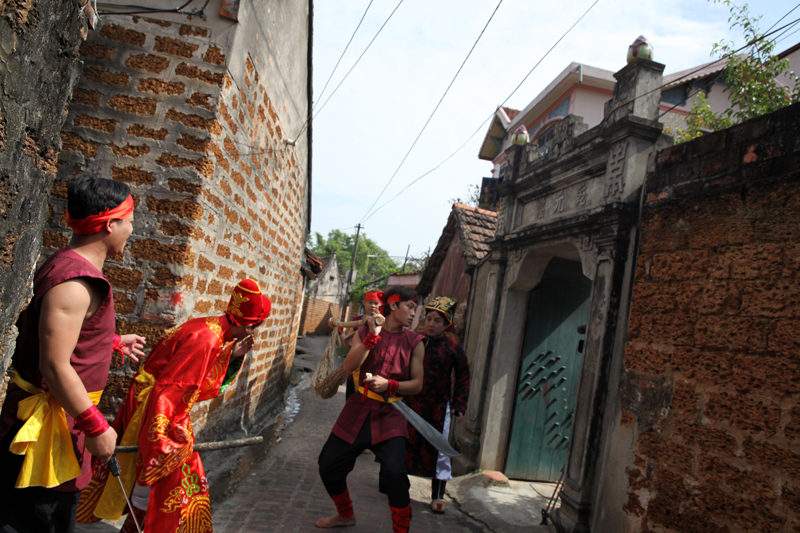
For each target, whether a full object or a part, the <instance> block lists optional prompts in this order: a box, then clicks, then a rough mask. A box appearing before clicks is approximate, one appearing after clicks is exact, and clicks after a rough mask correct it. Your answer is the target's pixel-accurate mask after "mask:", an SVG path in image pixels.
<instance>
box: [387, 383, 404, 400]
mask: <svg viewBox="0 0 800 533" xmlns="http://www.w3.org/2000/svg"><path fill="white" fill-rule="evenodd" d="M387 381H388V382H389V383H387V385H386V394H385V397H386V398H392V397H394V396H396V395H397V389H399V388H400V382H399V381H396V380H394V379H390V380H387Z"/></svg>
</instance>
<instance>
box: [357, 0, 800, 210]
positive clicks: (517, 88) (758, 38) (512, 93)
mask: <svg viewBox="0 0 800 533" xmlns="http://www.w3.org/2000/svg"><path fill="white" fill-rule="evenodd" d="M598 1H599V0H595V2H594V3H593V4H592V5H591V6H589V9H587V10H586V12H585V13H584V14H583V15H581V18H579V19H578V20H577V21H576V23H575V24H573V25H572V26H571V27H570V28H569V30H567V32H566V33H564V35H562V36H561V39H559V40H558V41H557V42H556V44H558V43H559V42H561V40H562V39H564V37H566V36H567V34H568V33H569V32H570V31H571V30H572V28H574V27H575V25H576V24H577V23H578V22H580V21H581V19H582V18H583V17H585V16H586V14H587V13H589V11H590V10H591V9H592V8H593V7H594V6H595V4H597V2H598ZM790 13H791V11H790ZM781 20H783V19H781ZM798 22H800V19H796V20H794V21H792V22H790V23H788V24H785V25H784V26H781V27H780V28H778V29H777V30H774V31H772V32H769V33H765V34H764V35H761V36H760V37H757V38H755V39H753V40H751V41H750V42H748V43H747V44H745V45H744V46H742V47H741V48H739V49H738V50H736V51H734V52H733V53H734V54H737V53H739V52H741V51H742V50H744V49H745V48H747V47H749V46H752V45H754V44H755V43H757V42H759V41H761V40H763V39H765V38H767V37H768V36H770V35H772V34H774V33H777V32H779V31H781V30H784V29H785V28H788V27H790V26H793V25H794V24H796V23H798ZM553 48H555V45H553V47H551V48H550V50H548V51H547V53H546V54H545V55H544V56H543V57H542V59H540V60H539V61H538V62H537V63H536V65H534V67H533V68H532V69H531V70H530V72H528V74H527V75H526V76H525V78H523V83H524V81H525V79H527V78H528V77H529V76H530V75H531V73H533V71H534V70H535V69H536V67H537V66H538V65H539V63H541V62H542V60H544V58H545V57H547V55H548V54H549V53H550V52H551V51H552V50H553ZM723 59H724V58H720V59H717V60H716V61H713V62H711V63H709V64H707V65H703V66H702V67H699V68H697V69H695V70H693V71H692V72H689V73H687V74H684V75H683V76H681V77H680V78H676V79H674V80H670V82H669V85H672V84H674V83H675V82H677V81H680V80H682V79H684V78H687V77H689V76H692V75H694V74H696V73H697V72H700V71H701V70H704V69H706V68H708V67H709V66H711V65H714V64H716V63H719V62H720V61H722V60H723ZM521 86H522V83H520V84H519V85H517V87H516V89H514V91H512V92H511V94H510V95H509V96H508V98H506V99H505V100H503V103H502V104H500V105H501V106H502V105H503V104H505V103H506V102H507V101H508V100H509V99H510V98H511V96H513V95H514V93H515V92H517V91H518V90H519V88H520V87H521ZM666 86H667V84H666V83H665V84H662V85H661V86H660V87H658V88H656V89H653V90H651V91H648V92H646V93H644V94H641V95H639V96H636V97H634V98H633V99H631V100H628V101H627V102H624V103H622V104H620V105H618V106H617V107H615V108H614V109H612V110H611V113H613V112H614V111H615V110H617V109H619V108H620V107H622V106H625V105H628V104H630V103H632V102H634V101H635V100H637V99H639V98H642V97H643V96H647V95H648V94H651V93H653V92H656V91H660V90H661V89H663V88H664V87H666ZM495 113H496V111H495ZM495 113H492V114H491V115H489V116H488V117H487V118H486V119H485V120H484V121H483V122H482V123H481V125H480V126H478V129H477V130H476V131H475V132H474V133H473V134H472V135H470V136H469V138H468V139H467V140H466V141H465V142H464V144H462V145H461V146H459V147H458V148H457V149H456V151H455V152H453V153H452V154H450V155H449V156H447V157H446V158H445V159H444V160H443V161H442V162H440V163H439V164H438V165H436V166H435V167H433V168H432V169H430V170H429V171H427V172H426V173H424V174H422V175H421V176H419V177H418V178H417V179H415V180H414V181H412V182H411V183H409V184H408V185H406V186H405V187H404V188H403V189H402V190H401V191H400V192H399V193H397V194H396V195H395V196H393V197H392V198H391V200H389V201H388V202H386V203H384V204H382V205H381V206H380V207H378V208H377V209H376V210H375V211H373V212H372V213H370V215H369V216H368V217H366V218H365V219H364V222H366V221H367V220H369V219H370V218H371V217H372V215H374V214H375V213H377V212H378V211H380V210H381V209H383V208H384V207H385V206H386V205H388V204H389V203H391V202H392V201H394V200H395V199H396V198H397V197H398V196H400V195H401V194H403V193H404V192H405V191H406V190H407V189H408V188H409V187H411V186H412V185H414V184H415V183H417V182H418V181H420V180H421V179H422V178H424V177H425V176H427V175H428V174H430V173H431V172H433V171H435V170H437V169H438V168H439V167H441V166H442V165H443V164H444V163H446V162H447V161H449V160H450V159H451V158H452V157H453V156H454V155H456V154H457V153H458V152H460V151H461V149H462V148H464V146H466V145H467V143H469V141H471V140H472V138H473V137H475V135H476V134H477V133H478V132H479V131H480V130H481V128H483V125H484V124H486V122H487V121H488V120H489V119H491V118H492V117H494V115H495ZM609 114H610V113H609Z"/></svg>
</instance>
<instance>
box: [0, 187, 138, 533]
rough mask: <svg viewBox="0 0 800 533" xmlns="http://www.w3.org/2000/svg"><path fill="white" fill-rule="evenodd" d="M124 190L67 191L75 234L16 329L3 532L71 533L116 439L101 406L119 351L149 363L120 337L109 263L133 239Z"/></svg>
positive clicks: (3, 457)
mask: <svg viewBox="0 0 800 533" xmlns="http://www.w3.org/2000/svg"><path fill="white" fill-rule="evenodd" d="M133 208H134V205H133V198H132V197H131V195H130V189H129V188H128V186H127V185H125V184H124V183H120V182H116V181H112V180H107V179H99V178H88V177H86V178H79V179H76V180H75V181H73V182H72V184H71V185H70V186H69V189H68V190H67V224H68V225H69V226H71V227H72V229H73V235H72V239H71V240H70V242H69V245H68V246H67V247H66V248H62V249H61V250H58V251H57V252H55V253H54V254H53V255H51V256H50V257H49V258H48V259H47V261H45V262H44V264H43V265H42V266H41V267H40V268H39V269H38V270H37V272H36V275H35V277H34V281H33V298H32V300H31V302H30V304H29V305H28V307H27V308H26V309H25V310H24V311H23V312H22V314H20V316H19V319H18V320H17V328H18V330H19V336H18V338H17V344H16V349H15V351H14V356H13V364H14V368H15V369H16V371H17V372H16V374H15V375H14V377H13V379H12V382H11V383H10V384H9V386H8V393H7V396H6V400H5V403H4V404H3V409H2V413H0V465H2V468H0V531H4V532H6V531H10V532H29V531H31V532H37V533H38V532H43V533H48V532H59V533H61V532H71V531H73V530H74V528H75V509H76V508H77V505H78V498H79V497H80V491H81V489H83V488H84V487H85V486H86V485H87V483H89V480H90V479H91V460H90V457H89V456H90V455H93V456H95V457H96V458H97V459H99V460H100V461H102V462H106V461H108V459H109V458H110V457H111V454H112V453H113V452H114V444H115V442H116V438H117V435H116V433H115V432H114V430H113V429H110V428H109V425H108V423H107V422H106V419H105V417H103V415H102V414H101V413H100V411H98V409H97V407H96V405H97V403H98V402H99V401H100V396H101V394H102V392H103V388H104V387H105V385H106V380H107V379H108V370H109V368H110V366H111V354H112V349H117V350H119V351H121V352H122V353H123V355H130V356H131V357H132V358H133V359H136V357H135V356H134V355H133V354H138V355H144V354H143V353H142V352H141V350H140V348H143V347H144V345H143V344H142V343H144V338H142V337H139V336H136V335H125V336H123V337H121V338H120V337H119V336H116V335H115V334H114V298H113V294H112V292H111V285H110V284H109V282H108V281H107V280H106V278H105V277H103V274H102V272H101V271H102V269H103V263H104V262H105V260H106V258H107V257H109V256H112V255H117V254H121V253H122V251H123V250H124V248H125V242H126V241H127V240H128V237H129V236H130V235H131V232H132V230H133V227H132V223H133Z"/></svg>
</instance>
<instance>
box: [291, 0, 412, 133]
mask: <svg viewBox="0 0 800 533" xmlns="http://www.w3.org/2000/svg"><path fill="white" fill-rule="evenodd" d="M402 3H403V0H400V2H399V3H398V4H397V5H396V6H395V8H394V9H393V10H392V12H391V13H389V16H388V17H387V18H386V20H385V21H384V23H383V25H381V27H380V28H379V29H378V32H377V33H376V34H375V37H373V38H372V40H371V41H370V42H369V44H368V45H367V47H366V48H364V51H363V52H361V55H360V56H358V59H356V62H355V63H353V66H352V67H350V70H348V71H347V74H345V75H344V78H342V81H340V82H339V84H338V85H337V86H336V88H335V89H334V90H333V92H332V93H331V95H330V96H329V97H328V98H327V99H326V100H325V102H324V103H323V104H322V105H321V106H320V108H319V109H318V110H317V112H316V113H314V115H313V116H312V117H311V118H310V119H306V121H305V123H304V124H303V127H302V128H301V129H300V132H299V133H298V134H297V135H295V137H294V138H295V139H299V138H300V136H301V135H302V134H303V132H304V131H306V128H307V127H308V124H309V123H310V122H311V121H312V120H314V119H315V118H317V115H319V114H320V112H321V111H322V110H323V108H324V107H325V106H326V105H327V104H328V102H330V101H331V98H333V95H334V94H336V91H338V90H339V87H341V86H342V84H343V83H344V80H346V79H347V77H348V76H349V75H350V73H351V72H353V69H354V68H356V65H358V63H359V61H361V58H362V57H364V54H366V53H367V50H369V47H370V46H372V43H374V42H375V39H377V38H378V35H380V34H381V32H382V31H383V28H384V27H386V25H387V24H388V23H389V21H390V20H391V19H392V16H393V15H394V14H395V12H396V11H397V9H398V8H399V7H400V5H401V4H402Z"/></svg>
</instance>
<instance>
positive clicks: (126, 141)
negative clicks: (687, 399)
mask: <svg viewBox="0 0 800 533" xmlns="http://www.w3.org/2000/svg"><path fill="white" fill-rule="evenodd" d="M262 7H263V6H262ZM280 9H283V8H280ZM286 9H287V10H294V13H293V16H296V17H297V18H298V19H301V20H304V19H303V11H304V10H305V13H306V14H307V13H308V6H307V5H306V6H303V5H292V6H289V7H287V8H286ZM273 11H278V9H276V8H274V7H273ZM264 13H266V10H264ZM240 15H241V13H240ZM261 22H263V21H259V20H257V17H255V16H253V17H250V16H248V17H243V18H242V19H241V21H240V23H239V24H234V23H231V24H230V25H229V27H228V28H227V29H224V28H223V29H220V26H221V25H224V22H223V23H220V22H219V21H217V22H216V25H214V26H211V25H210V27H200V26H192V25H187V24H182V23H175V22H167V21H159V20H148V19H145V18H140V17H125V16H116V17H115V16H105V17H104V18H103V25H102V26H101V27H100V28H99V31H98V32H97V34H96V35H95V36H93V37H92V38H91V39H90V40H89V41H87V42H86V43H85V44H84V45H83V46H82V47H81V51H80V52H81V55H82V57H83V59H84V61H85V65H84V69H83V75H82V77H81V80H80V82H79V85H78V87H77V88H76V90H75V94H74V98H73V101H72V104H71V105H70V108H69V117H68V119H67V123H66V125H65V127H64V130H63V132H62V139H63V143H64V151H63V152H62V155H61V157H60V165H61V166H60V170H59V173H58V179H57V181H56V182H55V184H54V185H53V189H52V195H53V201H52V208H51V216H50V224H51V225H50V227H49V228H48V229H47V231H46V232H45V235H44V240H45V244H46V245H47V246H50V247H51V248H52V249H55V248H57V247H60V246H62V245H64V244H65V243H66V240H67V238H68V234H69V232H68V231H67V230H65V229H64V224H63V220H64V211H65V207H66V205H65V204H66V201H65V199H64V197H65V191H66V186H67V184H68V182H69V181H70V180H71V179H72V178H73V176H75V175H78V174H82V173H90V174H93V175H98V176H106V177H111V178H113V179H116V180H120V181H124V182H126V183H128V184H129V185H130V186H131V188H132V190H133V195H134V198H135V201H136V210H135V215H134V216H135V222H134V233H133V236H132V237H131V240H130V241H129V246H128V247H127V248H126V250H125V252H124V253H123V254H122V255H121V256H118V257H114V258H111V259H110V260H109V261H108V262H107V266H106V268H105V273H106V275H107V277H108V278H109V280H110V281H111V283H112V285H113V286H114V289H115V292H114V297H115V303H116V308H117V327H118V331H119V332H120V333H129V332H136V333H139V334H141V335H144V336H146V337H147V340H148V345H149V346H152V345H153V344H155V342H157V341H158V340H159V339H160V338H161V336H162V335H163V332H164V331H165V330H166V329H167V328H169V327H172V326H173V325H176V324H180V323H182V322H184V321H185V320H187V319H189V318H194V317H197V316H204V315H209V314H221V313H222V312H223V311H224V310H225V308H226V306H227V303H228V299H229V297H230V291H231V289H232V288H233V286H234V285H235V284H236V283H237V282H238V281H239V280H240V279H242V278H245V277H251V278H253V279H255V280H256V281H257V282H258V283H259V285H260V286H261V288H262V290H263V291H264V292H265V293H266V294H267V295H268V296H269V298H270V300H272V313H271V315H270V317H269V319H268V320H267V321H266V323H265V324H264V326H262V327H261V328H260V330H259V333H258V335H257V336H256V344H255V347H254V350H253V352H252V353H251V354H250V355H249V356H248V358H247V359H246V361H245V363H244V366H243V369H242V372H241V374H240V376H239V379H238V380H237V382H236V383H235V385H234V386H231V387H230V388H229V389H228V390H227V391H226V393H225V395H224V398H222V397H220V398H217V399H215V400H213V401H211V402H203V403H201V404H199V405H197V406H196V407H195V410H194V411H193V414H192V419H193V422H194V425H195V429H196V431H198V432H201V433H202V432H204V431H205V432H208V433H214V434H216V433H221V432H223V431H226V430H227V429H230V428H231V427H232V426H234V425H235V427H240V425H241V426H243V427H251V428H252V427H257V426H258V425H259V424H261V423H262V422H263V420H264V418H265V417H266V416H269V414H270V413H271V411H273V410H274V409H275V408H277V407H278V405H279V404H280V399H281V393H282V391H283V388H284V385H285V377H286V376H287V375H288V372H289V370H290V367H291V363H292V359H293V356H294V346H295V339H296V336H297V331H298V327H299V320H300V316H299V315H300V309H299V307H300V301H301V298H302V293H301V291H302V289H303V280H302V277H301V274H300V270H299V267H300V259H301V257H300V256H301V252H302V251H303V249H304V244H303V243H304V239H305V235H306V232H307V227H306V226H307V220H308V218H307V213H308V211H307V208H308V204H307V198H308V195H307V192H308V191H307V189H308V184H309V176H308V172H307V170H306V166H307V161H306V157H307V155H306V154H307V151H306V149H305V148H303V147H302V146H303V140H302V139H301V140H300V141H299V142H298V145H300V146H298V147H289V146H286V145H285V144H284V139H286V136H287V133H286V132H289V131H291V132H293V134H296V133H297V132H299V131H300V129H301V128H302V124H303V119H304V117H305V116H307V101H308V99H307V95H306V94H304V93H303V92H301V93H298V94H291V95H290V96H291V97H287V95H286V94H285V93H283V92H281V87H282V85H286V81H285V80H280V79H275V78H272V79H270V78H269V77H268V75H267V73H272V74H274V72H279V71H284V72H285V71H286V70H287V69H289V68H291V70H292V72H293V76H296V77H300V78H302V80H301V81H302V82H303V83H302V87H306V84H305V81H304V80H305V77H306V75H307V68H306V54H307V50H306V49H302V50H288V49H285V50H284V52H291V53H287V54H286V56H287V57H294V58H295V59H296V60H297V61H296V63H297V64H290V65H287V64H286V62H285V61H286V60H284V62H281V61H280V60H277V61H276V58H279V57H280V50H281V47H282V46H289V45H290V44H291V43H285V42H282V41H281V39H280V37H281V34H275V35H263V36H262V37H261V39H260V42H259V41H258V40H257V39H249V38H247V37H246V34H247V32H248V31H252V28H249V27H248V25H254V24H255V25H257V24H261ZM300 27H301V28H302V26H300ZM296 29H297V27H296V26H295V30H296ZM223 30H224V31H223ZM215 31H217V32H219V33H220V35H216V34H215V33H214V32H215ZM299 37H301V39H300V42H301V43H303V42H304V41H302V35H299ZM267 39H269V41H268V43H265V41H267ZM305 42H307V35H306V41H305ZM267 48H269V49H270V50H269V53H267V52H265V50H267ZM300 60H302V61H300ZM259 65H260V66H259ZM135 371H136V365H135V364H130V363H129V362H126V363H125V364H124V365H123V364H122V362H121V361H120V360H119V359H115V361H114V364H113V365H112V371H111V376H110V377H109V384H108V387H107V388H106V391H105V394H104V395H103V402H102V404H101V408H102V410H103V412H104V413H106V414H112V413H113V412H115V409H116V407H117V406H118V404H119V403H120V402H121V399H122V397H123V395H124V393H125V392H126V390H127V388H128V385H129V382H130V379H131V376H132V375H133V374H134V373H135ZM243 411H244V413H243Z"/></svg>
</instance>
